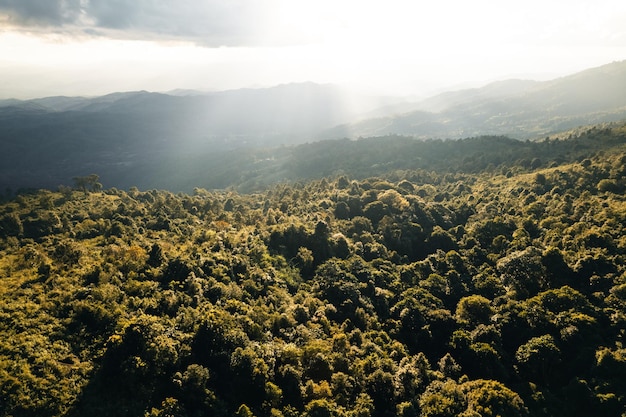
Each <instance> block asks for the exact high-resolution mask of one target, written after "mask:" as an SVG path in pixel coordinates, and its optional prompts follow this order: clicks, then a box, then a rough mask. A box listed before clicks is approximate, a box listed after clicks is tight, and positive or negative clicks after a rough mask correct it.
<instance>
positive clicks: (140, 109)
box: [0, 61, 626, 191]
mask: <svg viewBox="0 0 626 417" xmlns="http://www.w3.org/2000/svg"><path fill="white" fill-rule="evenodd" d="M623 91H626V61H624V62H617V63H613V64H609V65H605V66H603V67H599V68H594V69H590V70H587V71H583V72H581V73H578V74H573V75H571V76H568V77H563V78H559V79H556V80H552V81H547V82H536V81H526V80H505V81H500V82H496V83H492V84H489V85H486V86H484V87H482V88H475V89H467V90H460V91H452V92H447V93H443V94H440V95H437V96H434V97H431V98H429V99H426V100H422V101H418V102H411V101H407V100H406V99H392V98H375V97H367V96H363V95H355V94H349V93H346V92H345V91H343V90H341V89H339V88H338V87H335V86H332V85H318V84H313V83H300V84H286V85H280V86H276V87H273V88H264V89H240V90H230V91H221V92H193V91H174V92H172V93H169V94H165V93H155V92H147V91H134V92H118V93H113V94H109V95H105V96H101V97H46V98H40V99H34V100H26V101H20V100H3V101H0V190H5V189H6V188H11V189H13V190H16V189H19V188H56V187H58V186H59V185H60V184H65V185H68V184H71V183H72V178H73V177H76V176H84V175H88V174H91V173H98V174H100V176H101V179H102V181H103V183H104V184H106V185H107V186H115V187H119V188H128V187H130V186H137V187H140V188H143V189H150V188H168V189H172V190H186V191H189V190H191V189H193V188H194V187H196V186H203V187H208V188H220V187H227V186H231V185H233V184H241V183H252V184H253V183H255V182H256V181H257V179H258V178H259V173H263V175H264V176H265V177H264V179H263V180H261V181H260V183H267V178H272V179H273V180H276V181H280V180H285V179H291V178H292V174H293V172H292V171H289V170H285V169H283V168H282V167H277V166H276V164H275V162H276V161H279V160H282V159H281V158H286V157H287V156H288V155H289V153H290V152H291V151H292V147H294V146H297V145H300V144H304V143H309V142H315V141H317V140H324V139H341V138H358V137H387V136H393V135H405V136H409V137H411V138H416V139H430V138H443V139H459V138H466V137H477V136H482V135H492V136H494V135H495V136H508V137H511V138H514V139H537V138H544V137H546V136H547V135H550V134H553V133H555V132H561V131H564V130H568V129H571V128H573V127H577V126H582V125H588V124H597V123H603V122H610V121H616V120H621V119H624V118H626V95H624V94H623ZM336 143H342V142H336ZM300 149H306V146H305V147H303V148H300ZM325 152H328V158H326V159H327V160H330V159H332V158H333V157H334V156H335V155H336V152H334V151H333V150H332V149H328V150H326V151H325ZM316 160H317V161H320V159H319V158H317V159H316ZM300 163H301V164H302V166H308V163H307V161H306V158H303V159H302V161H300ZM320 163H321V162H320ZM270 169H274V171H273V172H272V173H271V174H270V173H269V171H268V170H270ZM242 172H246V174H245V175H246V176H247V178H243V177H242V175H243V174H242Z"/></svg>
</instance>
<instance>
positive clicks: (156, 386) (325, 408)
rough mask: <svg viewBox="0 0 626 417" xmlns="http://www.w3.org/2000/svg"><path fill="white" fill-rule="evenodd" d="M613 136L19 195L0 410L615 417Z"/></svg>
mask: <svg viewBox="0 0 626 417" xmlns="http://www.w3.org/2000/svg"><path fill="white" fill-rule="evenodd" d="M605 134H607V135H608V133H605ZM621 134H622V133H620V131H618V130H616V131H615V133H614V135H615V136H618V135H621ZM616 141H617V140H615V141H611V140H607V141H606V142H601V143H597V144H596V145H594V146H595V148H591V149H595V151H594V152H595V153H593V152H589V155H587V157H585V158H584V159H581V160H580V161H577V160H576V161H565V160H564V161H561V162H560V163H556V164H555V165H554V166H551V167H545V166H544V165H539V164H538V163H535V164H533V163H532V160H533V158H531V159H529V161H531V162H529V164H528V167H525V166H523V165H520V163H518V162H519V161H516V160H511V161H508V162H507V161H505V162H502V165H497V166H493V167H492V168H489V169H487V168H486V167H484V169H480V170H477V171H476V172H474V173H463V172H453V171H450V170H447V169H443V168H442V169H441V170H440V171H436V170H420V169H414V170H402V171H397V170H391V171H387V172H386V174H385V175H380V176H376V177H374V176H372V177H370V178H356V179H355V178H349V177H348V176H345V175H344V176H340V177H338V178H333V177H328V178H323V179H320V180H311V181H307V182H301V183H292V184H277V185H274V186H272V187H269V188H267V189H266V190H264V191H262V192H261V191H260V192H258V193H256V194H239V193H237V192H235V191H233V190H225V191H212V192H209V191H206V190H203V189H196V190H195V192H194V194H193V195H188V194H183V193H181V194H173V193H171V192H167V191H155V190H151V191H139V190H138V189H136V188H134V189H131V190H129V191H127V192H126V191H120V190H116V189H109V190H104V191H102V190H98V189H92V190H88V191H90V192H84V190H63V192H62V193H61V192H50V191H44V190H42V191H38V192H33V193H27V194H21V195H19V196H17V197H16V198H14V199H12V200H9V201H7V202H6V203H3V204H2V205H0V334H1V336H2V337H0V389H1V390H2V402H0V414H1V415H12V416H39V415H50V416H79V415H121V416H137V415H149V416H166V415H176V416H201V415H214V416H231V415H246V416H259V417H260V416H281V415H282V416H294V417H295V416H297V417H300V416H342V417H343V416H354V417H357V416H373V417H378V416H392V415H401V416H420V415H421V416H448V415H449V416H457V415H462V416H474V415H483V416H498V415H500V416H504V415H506V416H527V415H543V416H565V415H568V416H569V415H581V416H582V415H590V414H594V415H606V416H612V415H619V413H620V412H621V410H623V409H624V407H625V406H626V397H625V396H624V392H626V388H625V386H624V380H626V378H625V377H626V365H625V364H626V359H625V358H626V354H625V352H624V327H625V325H626V312H625V309H626V269H625V265H626V262H624V261H625V259H624V256H625V255H626V238H625V237H624V236H625V235H626V234H625V233H624V226H623V225H624V224H626V214H625V213H626V201H625V200H624V196H623V195H621V194H620V193H619V192H615V191H616V190H609V189H605V187H604V185H603V186H602V187H598V184H599V183H600V181H601V180H602V179H614V180H615V181H616V183H619V181H621V177H620V175H621V174H620V173H623V166H624V161H626V150H625V149H624V148H623V146H617V147H614V145H615V142H616ZM550 142H552V141H550ZM560 142H561V141H559V143H554V144H551V146H552V145H554V146H555V147H561V146H564V145H562V144H561V143H560ZM564 142H566V141H564ZM478 143H480V144H481V145H480V146H479V147H478V148H477V149H479V150H481V149H483V147H486V146H487V145H486V143H482V142H480V141H479V142H478ZM577 143H579V142H575V141H574V142H571V143H570V145H571V144H573V145H576V144H577ZM606 143H610V146H609V145H606ZM465 145H467V144H465ZM465 145H463V146H465ZM588 145H589V146H590V147H591V145H590V144H588ZM311 146H326V145H311ZM346 146H347V145H346ZM542 146H544V145H537V148H536V149H538V150H539V151H542V150H543V149H544V148H542ZM545 146H547V145H545ZM528 147H529V149H530V148H532V145H528ZM585 149H586V151H587V152H588V151H589V149H587V148H585ZM481 152H482V151H481ZM529 152H530V151H529ZM530 156H532V155H530ZM534 157H538V155H535V156H534ZM487 159H488V158H487ZM542 160H544V161H547V160H549V156H547V155H542ZM331 162H332V161H331ZM467 162H468V163H469V162H470V161H467ZM553 162H554V161H553ZM532 166H535V168H532ZM303 169H304V168H303ZM307 169H309V168H307ZM372 169H373V170H374V171H376V170H377V169H378V168H377V167H374V168H372ZM372 174H377V172H374V173H372ZM539 174H540V175H539ZM600 188H602V189H600Z"/></svg>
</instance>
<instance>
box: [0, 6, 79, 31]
mask: <svg viewBox="0 0 626 417" xmlns="http://www.w3.org/2000/svg"><path fill="white" fill-rule="evenodd" d="M80 11H81V7H80V0H50V1H41V0H0V13H2V12H4V13H8V15H9V18H10V21H12V22H13V23H16V24H19V25H25V26H32V25H35V26H37V25H63V24H67V23H72V22H74V21H76V19H78V17H79V16H80Z"/></svg>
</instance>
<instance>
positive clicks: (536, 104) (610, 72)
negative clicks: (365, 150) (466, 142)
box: [323, 61, 626, 139]
mask: <svg viewBox="0 0 626 417" xmlns="http://www.w3.org/2000/svg"><path fill="white" fill-rule="evenodd" d="M625 91H626V61H621V62H615V63H612V64H608V65H604V66H602V67H598V68H593V69H589V70H586V71H583V72H580V73H577V74H574V75H570V76H567V77H563V78H558V79H555V80H551V81H544V82H537V81H527V80H506V81H499V82H495V83H492V84H489V85H487V86H485V87H482V88H475V89H467V90H460V91H452V92H446V93H443V94H440V95H437V96H435V97H431V98H429V99H426V100H424V101H421V102H417V103H409V104H403V105H400V106H390V107H388V108H387V110H388V111H389V112H390V114H386V115H385V114H384V111H382V112H381V111H378V114H377V116H378V117H371V118H367V119H364V120H361V121H358V122H353V123H349V124H345V125H342V126H338V127H335V128H333V129H331V130H329V131H327V132H325V134H324V136H323V137H325V138H333V137H343V136H345V137H353V138H354V137H369V136H384V135H389V134H400V135H408V136H414V137H417V138H422V139H426V138H443V139H458V138H464V137H472V136H479V135H485V134H490V135H494V134H497V135H507V136H510V137H513V138H516V139H534V138H539V137H542V136H545V135H549V134H552V133H556V132H559V131H562V130H566V129H571V128H574V127H577V126H581V125H587V124H594V123H602V122H609V121H619V120H623V119H624V118H626V94H625V93H624V92H625Z"/></svg>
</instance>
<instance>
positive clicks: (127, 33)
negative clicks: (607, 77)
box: [0, 0, 626, 98]
mask: <svg viewBox="0 0 626 417" xmlns="http://www.w3.org/2000/svg"><path fill="white" fill-rule="evenodd" d="M624 59H626V1H623V0H589V1H587V0H568V1H564V0H554V1H553V0H524V1H519V0H516V1H503V0H500V1H497V0H489V1H488V0H473V1H467V0H431V1H417V0H406V1H404V0H384V1H368V0H176V1H174V0H172V1H166V0H0V98H6V97H17V98H29V97H41V96H49V95H96V94H106V93H109V92H113V91H129V90H141V89H145V90H151V91H167V90H172V89H177V88H183V89H210V90H223V89H232V88H240V87H265V86H271V85H276V84H280V83H288V82H300V81H314V82H319V83H336V84H344V85H347V86H350V87H353V88H359V89H361V90H365V91H371V92H375V93H386V94H402V95H409V94H418V95H425V94H429V93H433V92H435V91H437V90H441V89H444V88H457V87H463V86H478V85H481V84H484V83H486V82H489V81H493V80H498V79H506V78H534V79H547V78H554V77H557V76H562V75H566V74H569V73H573V72H576V71H579V70H583V69H586V68H590V67H595V66H599V65H603V64H606V63H610V62H612V61H621V60H624Z"/></svg>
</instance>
